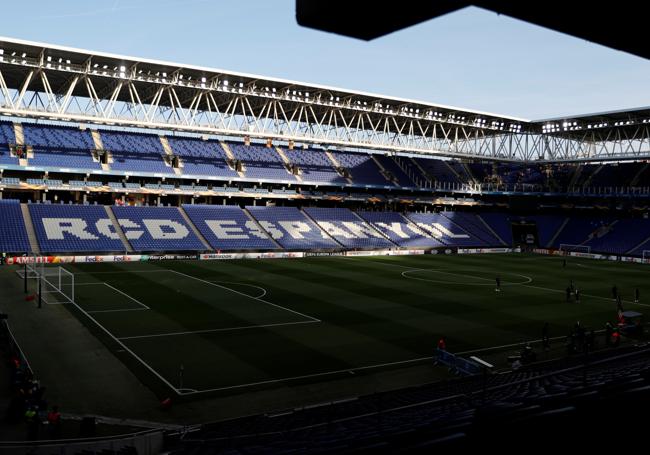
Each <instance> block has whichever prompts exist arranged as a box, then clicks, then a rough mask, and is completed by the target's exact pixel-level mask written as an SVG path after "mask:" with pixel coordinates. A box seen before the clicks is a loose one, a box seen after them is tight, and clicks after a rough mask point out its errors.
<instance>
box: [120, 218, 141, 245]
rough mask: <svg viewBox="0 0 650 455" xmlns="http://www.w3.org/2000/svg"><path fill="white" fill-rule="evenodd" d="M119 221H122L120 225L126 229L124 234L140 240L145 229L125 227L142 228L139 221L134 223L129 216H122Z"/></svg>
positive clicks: (129, 237) (130, 238)
mask: <svg viewBox="0 0 650 455" xmlns="http://www.w3.org/2000/svg"><path fill="white" fill-rule="evenodd" d="M119 221H120V226H121V227H122V230H123V231H124V236H125V237H126V238H127V239H129V240H138V239H139V238H140V237H142V234H144V231H127V230H126V229H124V228H133V229H138V228H140V225H139V224H138V223H134V222H133V221H131V220H130V219H128V218H121V219H120V220H119Z"/></svg>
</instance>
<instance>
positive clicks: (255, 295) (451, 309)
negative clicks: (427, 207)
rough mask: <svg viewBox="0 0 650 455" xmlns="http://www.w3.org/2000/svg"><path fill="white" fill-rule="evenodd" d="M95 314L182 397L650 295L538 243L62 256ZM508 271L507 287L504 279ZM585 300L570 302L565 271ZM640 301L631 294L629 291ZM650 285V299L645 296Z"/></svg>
mask: <svg viewBox="0 0 650 455" xmlns="http://www.w3.org/2000/svg"><path fill="white" fill-rule="evenodd" d="M65 268H66V269H67V270H69V271H70V272H72V273H74V275H75V301H76V305H72V304H70V303H68V304H67V306H68V308H70V310H71V311H72V312H73V313H75V314H76V315H77V316H78V317H79V319H80V320H82V322H84V324H86V326H87V327H88V328H89V329H90V330H91V331H93V332H94V333H95V334H96V335H97V336H98V337H99V338H100V339H102V340H103V341H104V342H105V343H106V345H107V346H108V347H109V348H110V349H111V350H112V351H113V352H114V353H115V354H116V355H117V356H118V357H119V358H120V359H122V361H124V362H125V363H126V364H127V365H129V367H131V368H132V369H133V370H134V372H135V373H136V374H137V375H138V376H140V377H141V378H142V379H143V381H144V382H146V383H147V384H149V385H150V386H151V387H152V388H153V389H160V388H168V389H173V390H175V391H176V393H178V394H179V395H184V396H202V394H206V393H210V392H213V393H216V392H221V393H228V392H230V391H233V392H238V391H245V390H247V389H248V388H253V387H273V386H281V385H283V384H286V383H288V382H291V381H300V382H304V381H319V382H322V381H327V380H329V379H333V378H336V377H337V376H338V375H344V374H350V372H351V371H358V372H362V371H371V370H375V369H386V368H400V367H404V366H406V365H411V364H417V363H422V362H430V358H431V356H432V355H433V352H434V349H435V346H436V343H437V340H438V339H439V337H440V336H443V335H444V336H445V337H446V339H447V348H448V350H450V351H451V352H455V353H465V354H467V355H470V353H480V352H488V351H490V350H492V349H498V348H499V347H507V346H508V345H512V344H516V343H521V342H524V341H528V340H537V339H539V338H540V336H541V333H542V327H543V325H544V323H546V322H548V323H549V325H550V335H551V337H560V336H565V335H566V334H567V333H568V332H569V330H570V329H571V327H572V326H573V324H574V323H575V322H576V321H577V320H580V321H581V323H582V324H583V325H585V326H588V327H593V328H595V329H601V328H603V326H604V324H605V322H607V321H614V319H615V316H616V303H615V302H614V301H613V300H612V298H611V288H612V286H613V285H614V284H615V285H616V286H617V287H618V289H619V290H620V291H621V293H622V296H623V304H624V306H625V309H626V310H627V309H635V310H638V311H641V312H643V311H644V309H645V308H646V307H648V306H650V279H649V278H650V267H648V266H644V265H636V264H628V263H611V262H605V261H593V260H583V259H574V258H571V259H569V260H568V263H567V266H566V267H563V265H562V258H557V257H547V256H538V255H525V254H512V255H501V254H499V255H497V254H493V255H471V256H463V255H458V256H446V255H438V256H435V255H423V256H392V257H364V258H344V257H314V258H305V259H284V260H279V259H278V260H237V261H168V262H157V263H154V262H149V263H111V264H108V263H103V264H67V265H65ZM496 276H500V278H501V285H502V286H501V289H502V290H501V292H496V291H495V278H496ZM570 281H573V283H574V285H575V286H576V287H577V288H578V289H580V292H581V301H580V303H576V302H575V301H574V300H573V299H572V300H571V301H570V302H567V300H566V295H565V294H566V293H565V289H566V287H567V286H568V285H569V282H570ZM635 288H639V290H640V293H641V297H642V299H641V302H640V303H639V304H635V303H634V302H633V300H634V297H633V295H634V289H635ZM644 296H649V298H648V302H649V304H645V303H644V299H643V297H644Z"/></svg>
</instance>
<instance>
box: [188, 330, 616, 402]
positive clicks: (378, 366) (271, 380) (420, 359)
mask: <svg viewBox="0 0 650 455" xmlns="http://www.w3.org/2000/svg"><path fill="white" fill-rule="evenodd" d="M604 331H605V330H595V331H594V333H602V332H604ZM563 339H566V336H559V337H551V338H549V340H554V341H555V340H563ZM542 341H543V340H541V339H538V340H530V341H522V342H519V343H511V344H504V345H501V346H491V347H487V348H480V349H474V350H471V351H464V352H457V353H456V355H467V354H473V353H479V352H485V351H492V350H497V349H503V348H511V347H515V346H524V345H526V344H527V343H541V342H542ZM433 359H434V356H427V357H418V358H417V359H409V360H400V361H397V362H388V363H378V364H375V365H366V366H363V367H355V368H347V369H345V370H333V371H325V372H323V373H314V374H306V375H302V376H293V377H290V378H281V379H270V380H268V381H259V382H251V383H248V384H239V385H234V386H227V387H219V388H215V389H204V390H197V391H195V392H189V393H181V395H194V394H199V393H207V392H217V391H220V390H230V389H237V388H244V387H252V386H256V385H262V384H272V383H275V382H284V381H292V380H295V379H306V378H313V377H318V376H327V375H332V374H340V373H346V372H351V371H359V370H369V369H373V368H380V367H385V366H391V365H401V364H404V363H416V362H423V361H425V360H433Z"/></svg>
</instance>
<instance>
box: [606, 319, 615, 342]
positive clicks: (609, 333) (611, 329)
mask: <svg viewBox="0 0 650 455" xmlns="http://www.w3.org/2000/svg"><path fill="white" fill-rule="evenodd" d="M613 333H614V327H612V324H610V323H609V322H608V323H607V324H605V345H607V346H611V345H612V334H613Z"/></svg>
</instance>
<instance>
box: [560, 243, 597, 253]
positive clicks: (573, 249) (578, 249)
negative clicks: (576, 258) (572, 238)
mask: <svg viewBox="0 0 650 455" xmlns="http://www.w3.org/2000/svg"><path fill="white" fill-rule="evenodd" d="M560 251H562V252H564V253H565V254H569V253H591V247H590V246H589V245H571V244H568V243H562V244H560Z"/></svg>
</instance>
